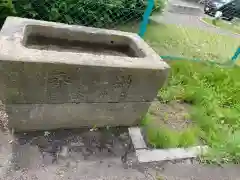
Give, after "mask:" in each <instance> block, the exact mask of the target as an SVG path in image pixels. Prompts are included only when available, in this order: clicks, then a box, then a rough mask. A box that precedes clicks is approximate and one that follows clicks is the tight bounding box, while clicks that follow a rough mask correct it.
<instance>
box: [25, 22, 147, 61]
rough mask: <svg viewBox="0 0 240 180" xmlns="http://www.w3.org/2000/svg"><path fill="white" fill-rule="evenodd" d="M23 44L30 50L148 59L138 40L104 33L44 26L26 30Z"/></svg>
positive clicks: (101, 31) (32, 26) (30, 26)
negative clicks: (137, 43)
mask: <svg viewBox="0 0 240 180" xmlns="http://www.w3.org/2000/svg"><path fill="white" fill-rule="evenodd" d="M23 45H24V46H25V47H27V48H34V49H42V50H51V51H61V52H63V51H67V52H75V53H83V52H84V53H91V54H101V55H113V56H129V57H145V54H144V52H143V51H142V50H141V49H140V48H139V47H138V46H137V45H136V43H135V42H134V40H132V39H131V38H129V37H127V36H120V35H115V34H111V33H106V32H104V30H101V29H100V30H99V31H96V30H95V31H94V32H92V31H89V32H88V31H87V30H86V29H85V30H84V31H83V30H81V29H80V30H79V29H68V28H56V27H51V26H43V25H27V26H26V27H25V32H24V39H23Z"/></svg>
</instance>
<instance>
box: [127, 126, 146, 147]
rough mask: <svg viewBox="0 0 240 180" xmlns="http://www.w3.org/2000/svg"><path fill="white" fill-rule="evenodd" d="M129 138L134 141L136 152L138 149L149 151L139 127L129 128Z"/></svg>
mask: <svg viewBox="0 0 240 180" xmlns="http://www.w3.org/2000/svg"><path fill="white" fill-rule="evenodd" d="M128 132H129V136H130V137H131V139H132V143H133V146H134V148H135V149H136V150H138V149H147V145H146V143H145V141H144V139H143V136H142V134H141V129H140V128H138V127H130V128H128Z"/></svg>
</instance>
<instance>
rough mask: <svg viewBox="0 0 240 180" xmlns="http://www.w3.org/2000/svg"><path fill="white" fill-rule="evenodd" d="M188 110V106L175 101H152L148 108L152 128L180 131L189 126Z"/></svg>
mask: <svg viewBox="0 0 240 180" xmlns="http://www.w3.org/2000/svg"><path fill="white" fill-rule="evenodd" d="M189 108H190V106H189V105H188V104H185V103H180V102H177V101H172V102H169V103H161V102H159V101H154V102H153V103H152V104H151V106H150V108H149V114H150V115H151V120H152V123H153V124H154V126H156V127H163V126H164V127H167V128H170V129H173V130H176V131H181V130H184V129H185V128H187V127H189V126H190V125H191V121H190V119H189V114H188V110H189Z"/></svg>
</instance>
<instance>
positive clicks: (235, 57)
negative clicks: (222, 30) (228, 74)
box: [232, 46, 240, 62]
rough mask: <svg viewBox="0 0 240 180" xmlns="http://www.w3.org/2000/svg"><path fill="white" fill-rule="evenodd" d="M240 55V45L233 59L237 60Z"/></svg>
mask: <svg viewBox="0 0 240 180" xmlns="http://www.w3.org/2000/svg"><path fill="white" fill-rule="evenodd" d="M239 55H240V46H239V47H238V49H237V51H236V52H235V53H234V55H233V57H232V61H234V62H235V61H236V60H237V58H238V57H239Z"/></svg>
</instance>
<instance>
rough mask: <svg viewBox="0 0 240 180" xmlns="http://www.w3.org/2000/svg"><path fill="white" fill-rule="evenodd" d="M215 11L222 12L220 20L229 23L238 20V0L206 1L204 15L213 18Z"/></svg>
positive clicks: (239, 15)
mask: <svg viewBox="0 0 240 180" xmlns="http://www.w3.org/2000/svg"><path fill="white" fill-rule="evenodd" d="M217 11H221V12H222V18H223V19H226V20H229V21H231V20H232V19H233V18H234V17H238V18H240V0H208V1H207V2H206V3H205V5H204V13H205V14H208V15H210V16H214V15H215V13H216V12H217Z"/></svg>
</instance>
